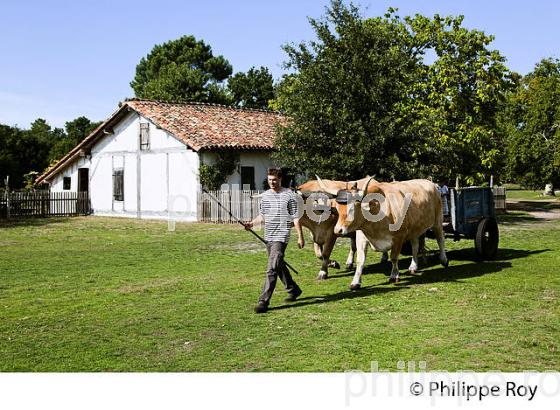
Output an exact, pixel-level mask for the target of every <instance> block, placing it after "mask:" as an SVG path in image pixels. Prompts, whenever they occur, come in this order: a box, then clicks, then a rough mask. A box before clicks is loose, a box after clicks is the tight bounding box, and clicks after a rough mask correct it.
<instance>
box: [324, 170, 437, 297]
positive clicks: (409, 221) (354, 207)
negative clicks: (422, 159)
mask: <svg viewBox="0 0 560 410" xmlns="http://www.w3.org/2000/svg"><path fill="white" fill-rule="evenodd" d="M323 189H324V190H325V191H326V192H329V193H334V190H332V189H329V188H328V187H327V186H323ZM335 206H336V210H337V212H338V221H337V223H336V226H335V228H334V231H335V233H336V234H338V235H344V234H348V233H349V232H354V231H356V230H361V231H362V232H363V233H364V235H365V236H366V238H367V239H368V240H369V241H370V242H371V244H372V245H373V247H374V248H375V249H378V250H382V251H388V250H390V251H391V263H392V269H391V278H390V281H391V282H398V280H399V268H398V258H399V254H400V252H401V248H402V245H403V244H404V242H406V241H407V240H409V241H410V242H411V244H412V262H411V264H410V267H409V268H408V269H409V271H410V272H411V273H415V272H416V270H417V269H418V244H419V240H418V238H419V237H420V236H421V235H422V234H424V233H425V232H426V231H427V230H428V229H430V228H432V229H433V231H434V233H435V235H436V239H437V242H438V245H439V249H440V261H441V263H442V265H443V266H447V264H448V261H447V256H446V254H445V241H444V235H443V227H442V222H443V215H442V211H441V198H440V194H439V192H438V190H437V188H436V186H435V184H434V183H432V182H431V181H428V180H423V179H416V180H410V181H402V182H391V183H382V182H375V181H370V182H369V183H366V187H365V190H359V189H350V190H342V191H339V192H337V200H336V205H335ZM360 283H361V275H359V274H358V272H356V275H355V276H354V279H353V280H352V284H351V286H350V288H351V289H353V290H355V289H359V287H360Z"/></svg>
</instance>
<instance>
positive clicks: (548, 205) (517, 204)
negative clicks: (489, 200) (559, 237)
mask: <svg viewBox="0 0 560 410" xmlns="http://www.w3.org/2000/svg"><path fill="white" fill-rule="evenodd" d="M507 209H508V210H511V211H525V212H527V213H529V214H530V215H531V216H533V217H535V218H537V219H542V220H555V219H560V201H558V200H553V201H550V200H540V201H522V200H521V201H512V200H508V201H507Z"/></svg>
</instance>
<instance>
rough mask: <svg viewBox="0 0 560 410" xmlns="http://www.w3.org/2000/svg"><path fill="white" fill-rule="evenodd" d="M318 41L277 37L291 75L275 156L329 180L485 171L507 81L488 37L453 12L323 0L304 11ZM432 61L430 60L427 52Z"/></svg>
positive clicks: (283, 87) (476, 175)
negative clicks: (313, 14)
mask: <svg viewBox="0 0 560 410" xmlns="http://www.w3.org/2000/svg"><path fill="white" fill-rule="evenodd" d="M310 23H311V26H312V27H313V29H314V31H315V34H316V37H317V39H316V40H314V41H312V42H310V43H301V44H298V45H286V46H285V47H284V49H285V51H286V52H287V55H288V61H287V63H286V67H287V68H290V69H293V71H294V74H292V75H289V76H286V77H284V79H283V81H282V84H280V85H279V86H278V87H277V90H278V96H277V98H276V100H275V103H276V104H278V105H279V107H280V108H281V109H283V110H284V111H285V112H286V113H287V114H288V116H289V117H290V119H291V122H290V123H289V125H288V126H286V127H285V128H282V129H280V130H279V134H278V138H277V145H278V148H279V151H278V153H277V154H276V159H277V160H278V161H280V162H281V163H282V164H284V165H286V166H289V167H290V168H295V169H307V170H308V171H310V172H311V173H317V174H319V175H322V176H324V177H328V178H338V179H341V178H342V179H344V178H348V179H353V178H357V177H361V176H363V175H364V174H371V175H374V174H375V175H377V176H378V177H379V178H383V179H390V178H397V179H405V178H411V177H420V176H424V177H426V176H433V177H434V178H438V179H439V178H450V177H452V176H453V177H454V176H455V175H462V176H466V177H470V179H471V180H470V181H469V182H478V181H480V180H481V179H483V178H485V176H487V174H489V173H491V172H493V170H494V169H495V168H496V166H497V165H496V164H497V163H498V161H497V160H496V158H497V157H498V156H499V141H498V135H497V134H496V133H495V116H496V113H497V111H498V110H499V107H500V101H501V96H502V93H503V91H504V90H505V89H507V88H508V87H509V86H510V80H509V78H508V71H507V69H506V67H505V66H504V64H503V60H504V59H503V57H502V56H501V55H500V54H499V53H498V52H497V51H490V50H488V49H487V46H488V45H489V43H490V42H491V40H492V37H489V36H486V35H485V34H484V33H482V32H480V31H476V30H472V31H469V30H467V29H465V28H463V27H462V26H461V23H462V17H457V18H453V17H446V18H442V17H440V16H437V15H436V16H434V18H433V19H430V18H427V17H424V16H420V15H416V16H414V17H406V18H404V19H401V18H400V17H399V16H398V15H397V14H396V10H394V9H390V10H389V11H388V13H387V14H386V15H385V16H383V17H375V18H367V19H365V18H362V16H361V15H360V12H359V10H358V9H357V8H356V7H355V6H353V5H349V6H346V5H344V4H343V2H342V1H339V0H335V1H332V3H331V5H330V8H329V9H328V10H327V14H326V16H325V17H324V18H323V19H320V20H315V19H310ZM431 58H432V59H433V60H434V61H429V60H430V59H431Z"/></svg>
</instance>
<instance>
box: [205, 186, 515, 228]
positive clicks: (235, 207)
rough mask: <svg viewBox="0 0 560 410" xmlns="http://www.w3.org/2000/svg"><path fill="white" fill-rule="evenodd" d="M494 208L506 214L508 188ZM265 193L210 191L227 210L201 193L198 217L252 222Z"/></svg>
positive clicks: (498, 190)
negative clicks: (261, 197) (261, 195)
mask: <svg viewBox="0 0 560 410" xmlns="http://www.w3.org/2000/svg"><path fill="white" fill-rule="evenodd" d="M492 191H493V192H494V206H495V208H496V212H497V213H505V212H506V210H507V209H506V188H505V187H494V188H492ZM263 192H264V191H209V194H210V195H212V196H213V197H214V198H216V199H217V200H218V201H220V203H221V204H222V205H223V206H224V207H225V208H226V210H225V209H223V208H222V207H220V206H219V205H218V204H217V203H216V201H214V200H212V199H211V198H210V197H209V196H208V194H205V193H202V192H199V193H198V197H197V207H198V209H197V211H198V212H197V215H198V221H200V222H214V223H236V220H235V219H234V218H232V217H231V216H230V215H229V213H228V211H230V212H231V213H232V214H233V215H234V216H235V217H237V218H239V219H241V220H242V221H250V220H252V219H254V218H255V217H256V216H257V215H258V213H259V206H260V201H261V199H260V197H259V196H258V195H260V194H262V193H263Z"/></svg>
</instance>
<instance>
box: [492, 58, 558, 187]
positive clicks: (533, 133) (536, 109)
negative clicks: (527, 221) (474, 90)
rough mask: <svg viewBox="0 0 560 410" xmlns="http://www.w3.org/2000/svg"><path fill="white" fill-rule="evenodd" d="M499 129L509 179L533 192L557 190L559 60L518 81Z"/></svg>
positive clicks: (543, 64)
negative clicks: (504, 143) (503, 137)
mask: <svg viewBox="0 0 560 410" xmlns="http://www.w3.org/2000/svg"><path fill="white" fill-rule="evenodd" d="M501 126H502V127H503V128H504V129H505V132H504V133H505V134H506V135H507V136H508V140H507V170H508V175H509V178H510V179H511V180H513V181H517V182H520V183H522V184H523V185H525V186H526V187H528V188H533V189H538V188H540V189H542V188H544V186H545V184H547V183H552V184H553V185H554V186H555V187H558V186H560V60H558V59H552V58H549V59H544V60H542V61H540V62H539V63H538V64H537V65H536V67H535V69H534V70H533V71H532V72H531V73H529V74H527V75H526V76H525V77H523V78H522V80H521V81H520V83H519V86H518V87H517V89H516V90H515V92H512V93H510V94H509V96H508V100H507V106H506V109H505V110H504V115H503V122H502V123H501Z"/></svg>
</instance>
